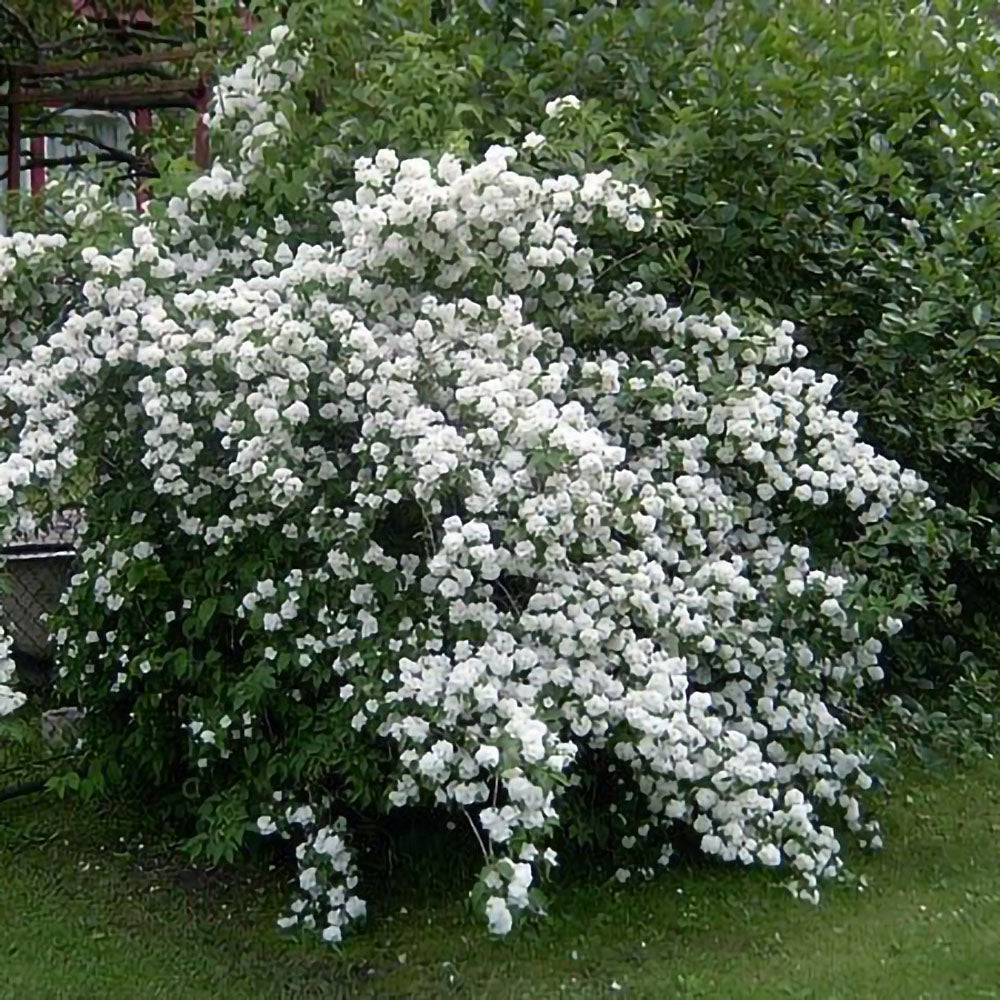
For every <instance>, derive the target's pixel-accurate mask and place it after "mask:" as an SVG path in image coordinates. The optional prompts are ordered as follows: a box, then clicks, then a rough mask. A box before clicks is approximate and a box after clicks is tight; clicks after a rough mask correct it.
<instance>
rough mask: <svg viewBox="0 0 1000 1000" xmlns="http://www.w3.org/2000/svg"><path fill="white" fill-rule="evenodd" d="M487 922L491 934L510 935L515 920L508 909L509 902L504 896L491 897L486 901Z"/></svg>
mask: <svg viewBox="0 0 1000 1000" xmlns="http://www.w3.org/2000/svg"><path fill="white" fill-rule="evenodd" d="M486 920H487V922H488V924H489V930H490V933H491V934H500V935H502V934H509V933H510V929H511V927H513V926H514V918H513V917H512V916H511V914H510V910H509V909H507V901H506V900H505V899H504V898H503V897H502V896H490V898H489V899H488V900H487V901H486Z"/></svg>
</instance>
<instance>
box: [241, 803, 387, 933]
mask: <svg viewBox="0 0 1000 1000" xmlns="http://www.w3.org/2000/svg"><path fill="white" fill-rule="evenodd" d="M281 798H282V795H281V794H280V793H278V794H277V795H276V800H277V801H280V800H281ZM294 826H297V827H299V828H300V832H298V833H297V834H296V836H297V837H299V838H300V842H299V844H298V845H297V847H296V848H295V857H296V859H297V861H298V863H299V876H298V886H297V888H298V892H297V894H296V898H295V899H294V900H293V901H292V903H291V905H290V906H289V909H288V913H287V914H286V915H285V916H283V917H280V918H279V919H278V926H279V927H281V928H282V929H285V930H288V929H290V928H293V927H304V928H306V929H307V930H320V931H321V933H322V936H323V940H324V941H327V942H329V943H333V944H336V943H338V942H340V941H341V940H343V937H344V931H345V930H346V929H347V926H348V925H349V924H351V923H356V922H357V921H359V920H362V919H364V917H365V915H366V913H367V909H368V907H367V904H366V903H365V901H364V900H363V899H361V897H360V896H358V895H356V894H355V892H354V890H355V889H356V888H357V885H358V873H357V867H356V865H355V863H354V855H353V854H352V852H351V850H350V848H349V847H348V846H347V841H346V839H345V838H346V829H347V824H346V822H345V821H344V819H343V818H338V819H336V820H334V821H333V822H332V823H329V824H327V825H326V826H322V827H317V820H316V814H315V812H314V811H313V808H312V807H311V806H307V805H306V806H298V807H292V806H288V807H287V808H286V809H285V811H284V814H283V816H282V817H280V818H278V819H274V818H273V817H271V816H261V817H260V818H259V819H258V820H257V828H258V830H260V832H261V834H262V835H263V836H265V837H270V836H272V835H273V834H276V833H278V832H279V831H280V833H281V836H283V837H285V838H288V837H290V836H291V835H292V834H291V832H290V830H291V828H292V827H294Z"/></svg>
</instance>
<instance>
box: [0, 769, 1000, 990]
mask: <svg viewBox="0 0 1000 1000" xmlns="http://www.w3.org/2000/svg"><path fill="white" fill-rule="evenodd" d="M897 787H898V788H899V791H897V793H896V794H895V795H894V796H893V797H892V799H891V801H890V802H889V803H887V805H886V808H885V812H884V818H885V822H886V827H887V830H888V834H889V836H888V838H887V840H888V846H887V849H886V850H885V851H884V852H883V853H882V854H881V855H878V856H875V857H871V858H859V859H857V861H856V864H855V865H854V867H855V870H857V871H858V872H861V873H864V874H865V875H866V876H867V878H868V880H869V882H870V888H869V889H868V890H866V891H865V892H863V893H860V894H859V893H858V892H856V891H852V890H848V889H831V890H829V891H828V893H827V896H826V898H825V900H824V902H823V903H822V904H821V905H820V906H819V907H818V908H814V907H811V906H809V905H808V904H803V903H798V902H796V901H794V900H793V899H791V897H789V896H788V895H787V894H786V893H785V892H784V891H782V890H780V889H778V888H776V883H775V880H774V878H773V877H772V876H771V875H770V874H769V873H764V872H746V871H737V870H734V869H729V868H724V867H714V866H707V865H706V866H702V865H699V866H696V867H688V868H683V867H682V868H680V869H678V870H676V871H673V872H669V873H667V874H666V875H665V876H663V877H661V878H660V879H659V880H658V881H656V882H654V883H651V884H648V885H642V886H638V887H636V888H630V889H625V890H622V891H614V892H612V891H611V890H609V889H608V888H606V886H605V885H604V884H603V883H601V882H600V881H598V880H597V879H596V877H592V878H590V879H589V881H588V880H586V879H585V880H584V883H583V884H582V885H581V884H579V881H578V882H577V887H576V888H574V889H567V888H565V887H564V888H561V889H560V888H557V890H556V891H555V892H554V893H553V904H552V909H553V913H552V916H551V917H550V919H549V920H548V921H546V922H544V923H542V924H540V925H538V926H537V927H531V928H528V929H527V930H525V931H522V932H521V933H520V934H519V935H517V936H516V937H515V938H514V939H513V940H510V941H507V942H496V941H492V940H490V939H488V937H487V936H486V934H485V932H484V930H483V929H482V928H481V926H480V925H479V924H478V923H477V922H476V921H474V920H473V919H472V918H471V917H470V916H469V914H468V912H467V911H466V910H465V908H464V906H463V904H462V902H461V895H462V885H463V884H466V885H467V884H468V883H467V881H466V882H463V878H464V876H465V873H464V872H463V871H462V869H463V868H465V867H466V865H467V864H468V863H471V859H470V858H468V857H467V856H466V855H464V854H462V853H461V852H460V851H459V852H458V853H452V848H451V847H450V846H449V845H447V844H442V843H437V842H435V843H434V844H430V845H428V843H427V841H425V840H420V839H418V838H416V837H410V838H406V837H404V838H402V839H401V840H400V841H399V842H398V843H397V845H396V847H395V865H394V869H393V872H394V874H393V876H392V879H391V881H392V882H393V883H394V885H393V886H392V887H391V888H392V891H391V893H390V892H389V891H388V889H389V887H388V886H381V887H378V888H377V889H376V891H375V892H373V893H372V894H371V899H370V911H371V914H372V920H371V922H370V923H369V925H368V928H367V929H366V930H365V931H363V932H362V933H361V934H360V935H358V936H356V937H355V938H354V939H353V940H352V941H351V942H350V943H349V944H348V946H347V947H346V948H345V949H344V950H343V951H342V952H340V953H337V952H334V951H331V950H328V949H326V948H324V947H322V946H317V945H315V944H313V943H312V942H309V941H301V940H297V939H294V938H287V937H283V936H281V935H280V934H279V933H278V932H277V931H276V930H275V928H274V923H273V921H274V917H275V915H276V914H277V912H278V910H279V909H280V906H281V903H282V900H283V898H284V889H283V887H282V884H281V877H280V876H279V874H278V873H277V872H276V873H275V874H274V875H273V876H272V877H271V881H270V882H269V884H268V885H266V886H265V887H263V888H254V886H253V885H252V884H251V882H250V880H248V879H247V878H245V877H242V876H240V875H239V874H238V873H233V872H229V873H226V874H225V875H218V874H212V873H200V872H192V871H190V870H188V869H186V868H184V867H183V866H182V863H181V862H179V861H178V860H177V859H176V858H172V857H170V856H169V855H165V854H162V853H159V854H158V853H155V852H150V850H149V849H148V848H140V847H139V843H138V841H136V840H135V836H134V833H130V834H126V837H127V842H128V844H129V846H128V849H125V847H124V845H122V849H121V850H119V851H117V852H116V851H114V850H109V849H108V846H109V845H113V844H115V843H118V837H119V835H121V834H122V831H123V829H125V827H124V826H123V823H124V821H123V820H122V819H120V818H115V817H107V816H105V817H98V816H97V815H96V814H95V813H94V812H93V811H92V810H91V811H88V809H87V808H85V807H82V806H80V805H73V806H70V805H67V804H63V803H59V802H56V801H52V800H47V799H39V798H37V797H36V798H33V799H23V800H18V801H15V802H9V803H5V804H3V805H0V929H2V935H0V1000H155V998H160V997H169V998H171V1000H209V998H211V1000H285V998H288V1000H292V998H294V1000H310V998H330V1000H336V998H351V1000H354V998H358V1000H366V998H368V1000H375V998H378V1000H403V998H412V1000H427V998H435V1000H436V998H449V997H456V998H469V1000H507V998H509V1000H547V998H569V1000H590V998H598V997H601V998H604V997H628V998H633V1000H695V998H705V1000H708V998H711V1000H715V998H720V1000H779V998H798V1000H869V998H871V1000H1000V763H998V762H997V761H995V760H986V761H983V762H982V763H981V764H977V765H974V766H971V767H969V768H967V769H966V770H964V771H962V772H956V773H949V774H937V775H935V776H928V775H926V774H923V775H914V776H911V779H910V781H909V782H908V783H907V784H906V786H905V788H904V787H903V786H902V785H899V786H897ZM132 829H134V828H132ZM414 870H416V871H417V873H418V874H417V876H414V874H413V872H414ZM258 881H259V880H258ZM404 909H405V911H406V912H401V911H402V910H404Z"/></svg>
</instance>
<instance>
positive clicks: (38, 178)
mask: <svg viewBox="0 0 1000 1000" xmlns="http://www.w3.org/2000/svg"><path fill="white" fill-rule="evenodd" d="M30 148H31V159H32V161H33V162H32V164H31V193H32V194H41V193H42V188H44V187H45V165H44V164H43V163H41V162H39V161H41V160H44V159H45V139H43V138H42V137H41V136H36V137H35V138H34V139H32V140H31V147H30Z"/></svg>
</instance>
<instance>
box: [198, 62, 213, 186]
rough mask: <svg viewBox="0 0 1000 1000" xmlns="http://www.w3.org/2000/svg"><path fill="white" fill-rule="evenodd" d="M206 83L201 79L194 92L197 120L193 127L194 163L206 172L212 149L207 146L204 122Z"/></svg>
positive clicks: (207, 90) (206, 95)
mask: <svg viewBox="0 0 1000 1000" xmlns="http://www.w3.org/2000/svg"><path fill="white" fill-rule="evenodd" d="M209 93H210V91H209V86H208V81H207V80H206V79H205V78H204V77H202V78H201V79H200V80H199V81H198V89H197V91H196V92H195V108H196V110H197V115H198V120H197V122H196V123H195V126H194V162H195V163H196V164H197V165H198V166H199V167H201V169H202V170H207V169H208V166H209V164H210V163H211V162H212V149H211V146H210V144H209V135H208V125H207V123H206V122H205V115H207V114H208V98H209Z"/></svg>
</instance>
